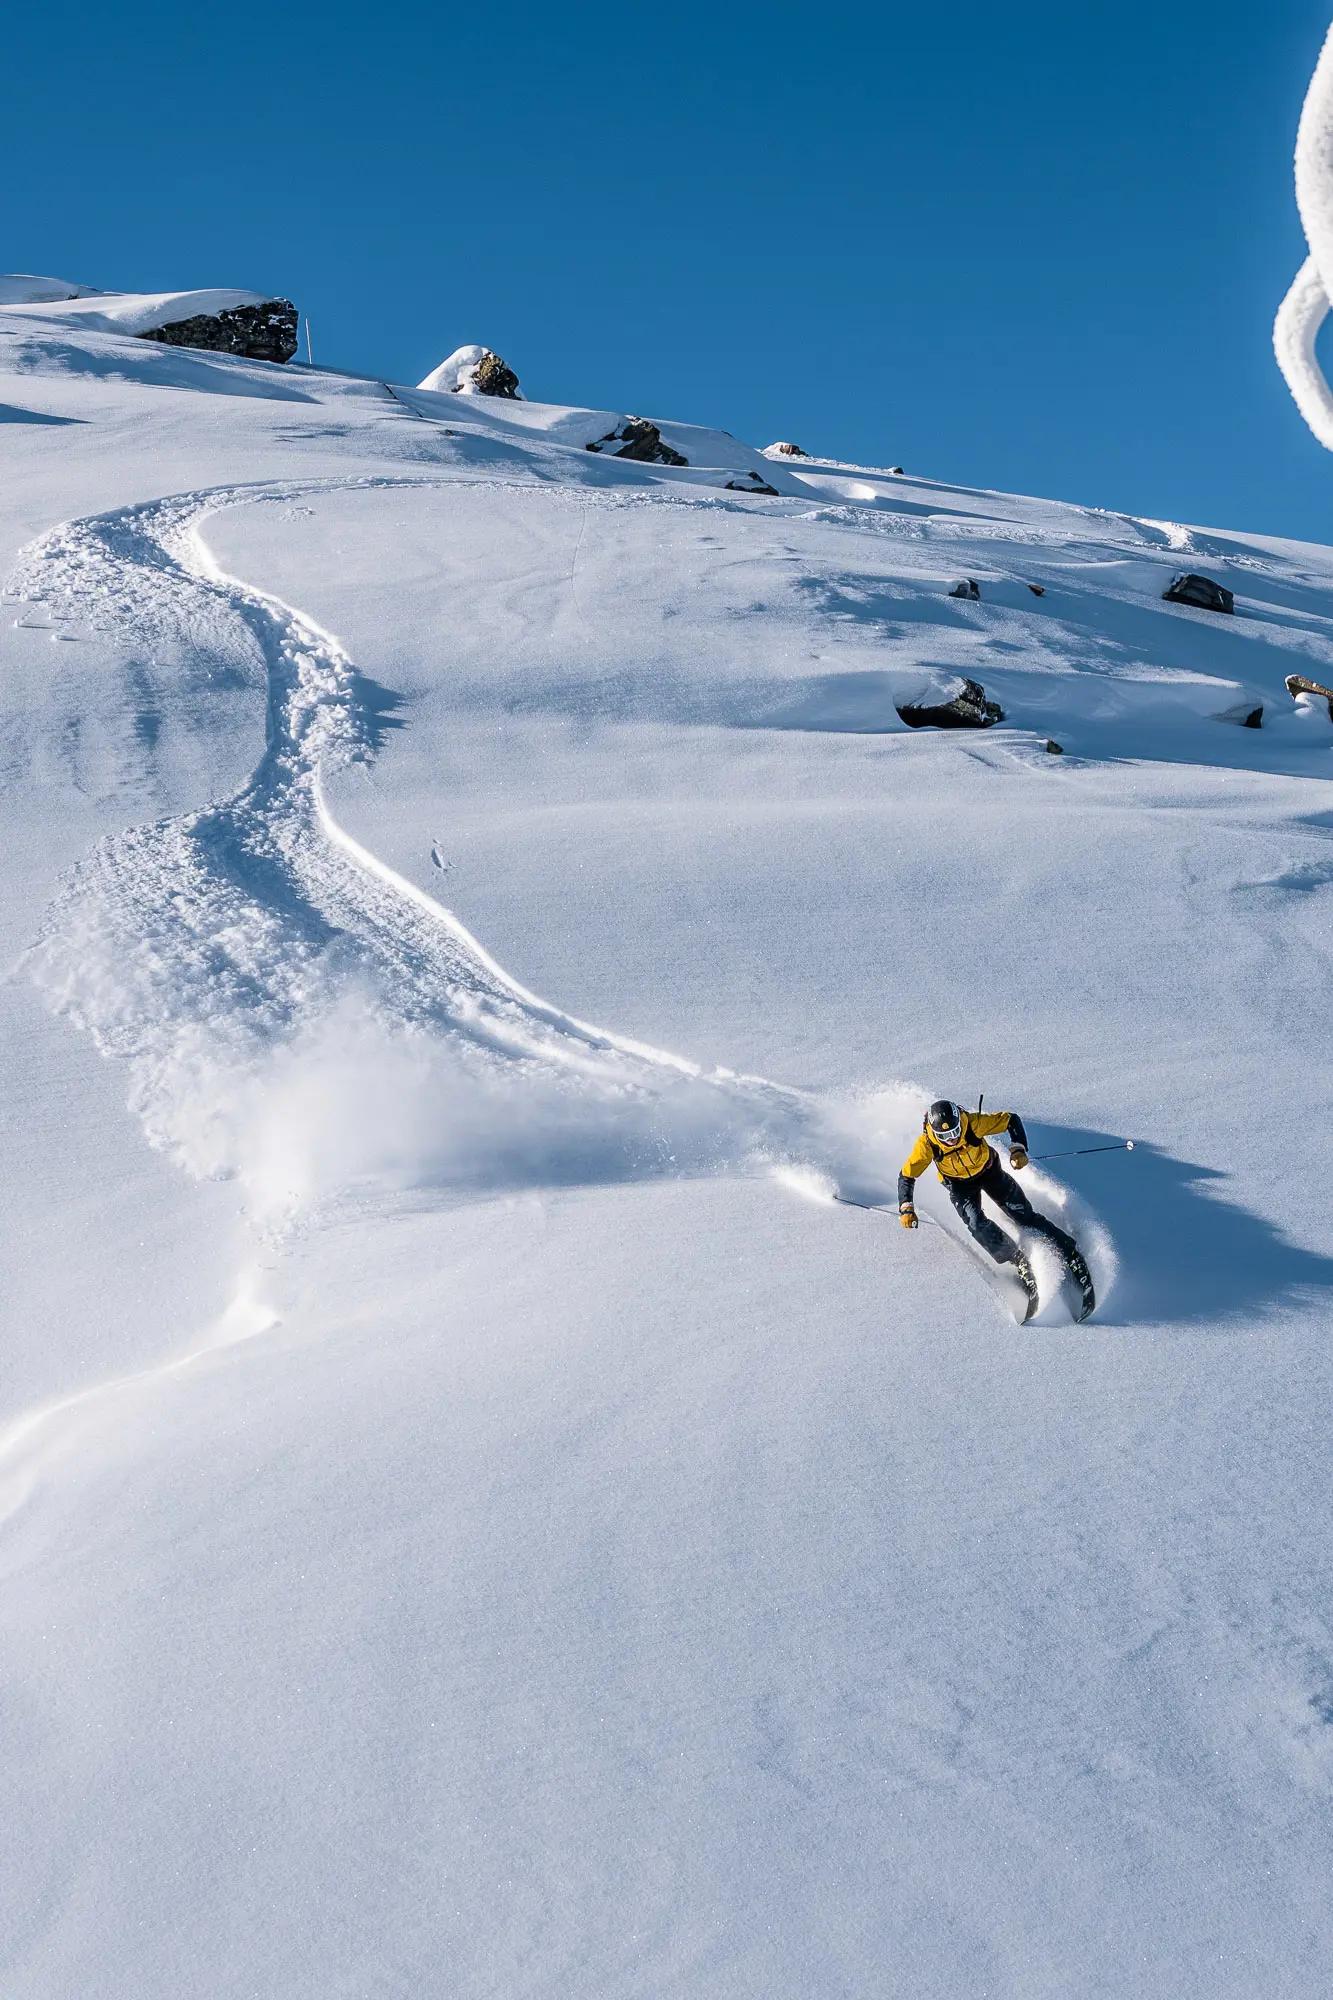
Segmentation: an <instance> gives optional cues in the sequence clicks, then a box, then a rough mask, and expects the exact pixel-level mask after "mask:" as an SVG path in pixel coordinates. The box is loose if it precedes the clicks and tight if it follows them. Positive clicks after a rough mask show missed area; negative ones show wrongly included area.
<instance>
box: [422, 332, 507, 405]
mask: <svg viewBox="0 0 1333 2000" xmlns="http://www.w3.org/2000/svg"><path fill="white" fill-rule="evenodd" d="M417 387H418V389H429V390H431V391H432V392H433V393H434V394H437V395H445V396H507V397H508V399H509V400H510V402H512V403H517V402H521V401H522V397H521V394H520V392H519V386H518V377H517V375H515V373H514V371H513V369H512V368H511V367H510V366H509V364H508V363H507V362H505V361H502V360H501V359H500V356H499V355H498V354H497V353H496V352H495V350H494V349H493V348H490V347H477V346H475V345H474V346H471V347H456V348H455V349H454V351H453V353H452V354H448V355H446V356H445V358H444V360H443V361H442V362H441V363H440V365H439V367H438V368H432V369H431V371H430V374H429V375H426V376H424V377H423V378H422V380H421V381H420V382H418V383H417Z"/></svg>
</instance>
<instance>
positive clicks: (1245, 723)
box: [1215, 701, 1264, 729]
mask: <svg viewBox="0 0 1333 2000" xmlns="http://www.w3.org/2000/svg"><path fill="white" fill-rule="evenodd" d="M1215 720H1217V721H1218V722H1238V723H1239V724H1240V726H1241V728H1242V729H1262V728H1263V726H1264V705H1263V703H1262V702H1258V703H1257V704H1256V703H1255V702H1253V701H1237V702H1233V703H1232V705H1231V707H1230V708H1224V709H1222V710H1220V711H1219V713H1218V715H1217V716H1216V718H1215Z"/></svg>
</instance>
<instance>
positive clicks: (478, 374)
mask: <svg viewBox="0 0 1333 2000" xmlns="http://www.w3.org/2000/svg"><path fill="white" fill-rule="evenodd" d="M472 384H473V387H474V388H475V389H476V392H477V394H478V395H479V396H507V397H508V398H509V400H510V402H511V403H512V402H516V401H517V400H518V377H517V375H515V373H514V371H513V369H512V368H511V367H510V366H509V363H508V362H507V361H502V360H501V359H500V357H499V355H498V354H493V353H492V352H491V350H490V348H489V347H488V348H487V349H486V352H485V353H484V354H483V355H482V357H481V360H480V361H479V362H478V363H477V365H476V367H475V368H474V369H473V371H472Z"/></svg>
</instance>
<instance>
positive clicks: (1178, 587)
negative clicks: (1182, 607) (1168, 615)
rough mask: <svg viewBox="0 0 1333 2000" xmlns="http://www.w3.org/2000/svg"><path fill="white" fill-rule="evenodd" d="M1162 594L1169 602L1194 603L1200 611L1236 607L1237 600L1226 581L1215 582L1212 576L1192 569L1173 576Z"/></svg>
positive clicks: (1227, 609)
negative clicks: (1197, 572)
mask: <svg viewBox="0 0 1333 2000" xmlns="http://www.w3.org/2000/svg"><path fill="white" fill-rule="evenodd" d="M1162 596H1163V597H1164V598H1165V599H1166V602H1167V603H1168V604H1192V605H1193V606H1194V607H1195V609H1196V610H1198V611H1230V612H1234V611H1235V609H1236V600H1235V598H1234V597H1233V596H1232V594H1231V592H1230V591H1229V590H1228V589H1227V587H1226V585H1225V584H1224V583H1214V582H1213V579H1212V577H1210V576H1196V575H1195V574H1194V573H1193V571H1190V570H1183V571H1182V572H1181V574H1180V575H1179V576H1174V577H1172V579H1171V581H1170V583H1169V584H1168V585H1167V587H1166V589H1165V590H1164V591H1163V592H1162Z"/></svg>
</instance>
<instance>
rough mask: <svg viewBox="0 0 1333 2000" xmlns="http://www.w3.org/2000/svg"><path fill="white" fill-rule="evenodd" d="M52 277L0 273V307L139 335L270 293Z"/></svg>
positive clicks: (259, 301) (262, 300)
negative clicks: (111, 288)
mask: <svg viewBox="0 0 1333 2000" xmlns="http://www.w3.org/2000/svg"><path fill="white" fill-rule="evenodd" d="M60 285H61V281H60V280H59V279H56V278H42V279H28V278H0V307H2V308H3V309H4V311H5V312H7V313H13V314H14V315H15V316H16V317H18V316H23V317H29V316H31V317H40V318H41V319H44V320H55V321H63V322H66V323H68V324H69V325H71V326H78V327H82V328H95V329H97V330H98V331H100V332H104V333H121V334H143V333H150V332H152V331H153V330H154V329H155V328H158V327H163V326H171V325H174V324H177V323H178V322H179V321H181V320H187V319H195V318H198V317H200V316H202V315H211V314H214V313H220V312H226V311H230V310H232V309H234V308H235V307H237V306H260V305H266V304H267V303H268V301H269V300H270V299H271V298H272V297H273V294H272V293H271V292H248V291H237V290H235V289H231V288H226V287H223V288H215V289H211V290H205V291H192V292H93V291H88V290H85V289H83V288H76V289H74V290H73V291H72V292H67V291H65V290H64V289H63V288H62V289H51V290H46V289H45V288H46V287H52V288H58V287H60Z"/></svg>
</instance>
